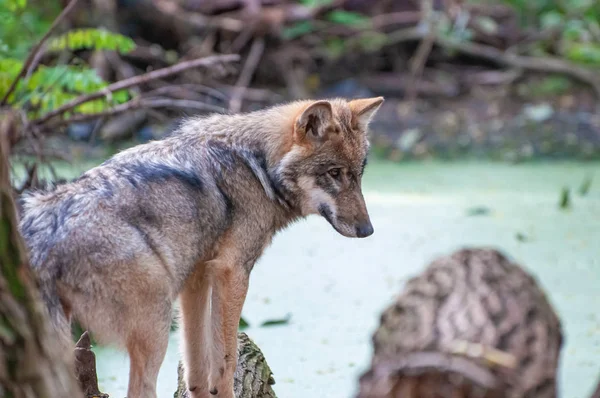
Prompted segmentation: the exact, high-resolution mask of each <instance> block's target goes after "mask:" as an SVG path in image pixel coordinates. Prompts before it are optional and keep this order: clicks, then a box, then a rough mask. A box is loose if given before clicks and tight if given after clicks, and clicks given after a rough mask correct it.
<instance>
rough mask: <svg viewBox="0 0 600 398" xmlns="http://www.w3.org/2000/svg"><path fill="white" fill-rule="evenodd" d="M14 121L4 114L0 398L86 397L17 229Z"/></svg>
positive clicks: (0, 118) (0, 119)
mask: <svg viewBox="0 0 600 398" xmlns="http://www.w3.org/2000/svg"><path fill="white" fill-rule="evenodd" d="M16 120H18V119H17V117H16V115H15V114H14V113H9V112H5V113H4V114H2V113H1V112H0V397H4V396H6V397H14V398H21V397H23V398H25V397H26V398H30V397H31V398H54V397H56V398H64V397H77V396H82V395H81V391H80V389H79V387H78V385H77V382H76V380H75V377H74V374H73V372H72V366H71V363H69V361H68V360H67V359H66V358H63V355H61V353H59V352H58V350H57V349H56V345H55V344H54V343H53V341H54V332H53V330H52V329H51V328H50V325H49V323H48V320H47V319H46V317H45V314H44V311H43V308H42V306H41V302H40V299H39V294H38V291H37V285H36V279H35V277H34V275H33V274H32V273H31V270H30V268H29V264H28V261H27V256H26V254H25V250H24V245H23V242H22V238H21V236H20V234H19V231H18V228H17V219H16V214H15V206H14V201H13V193H12V187H11V185H10V177H9V153H10V142H11V140H14V138H15V134H16V131H17V124H16Z"/></svg>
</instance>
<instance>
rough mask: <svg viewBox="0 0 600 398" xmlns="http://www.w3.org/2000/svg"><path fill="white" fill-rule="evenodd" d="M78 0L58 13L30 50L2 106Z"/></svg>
mask: <svg viewBox="0 0 600 398" xmlns="http://www.w3.org/2000/svg"><path fill="white" fill-rule="evenodd" d="M78 1H79V0H71V1H70V2H69V4H67V6H66V7H65V8H64V10H62V12H61V13H60V14H59V15H58V17H56V19H55V20H54V22H52V25H51V26H50V28H49V29H48V31H47V32H46V34H45V35H44V36H43V37H42V38H41V39H40V41H39V42H38V44H36V46H35V47H34V48H33V49H32V50H31V52H29V55H28V56H27V59H26V60H25V62H24V63H23V67H22V68H21V70H20V71H19V74H18V75H17V76H16V77H15V79H14V80H13V81H12V83H11V84H10V87H9V88H8V91H7V92H6V94H4V97H3V98H2V101H0V106H3V105H6V102H7V101H8V97H9V96H10V95H11V94H12V92H13V91H14V90H15V88H16V87H17V84H18V83H19V80H21V78H22V77H23V76H24V75H25V74H26V73H27V70H28V69H29V66H30V65H31V63H32V62H33V61H34V60H35V59H36V58H37V54H38V52H40V50H41V49H42V47H43V46H44V43H45V42H46V40H48V38H49V37H50V35H51V34H52V32H53V31H54V29H56V27H57V26H58V25H59V24H60V23H61V22H62V21H63V19H65V17H66V16H67V15H68V14H69V13H70V12H71V10H73V8H74V7H75V5H76V4H77V2H78Z"/></svg>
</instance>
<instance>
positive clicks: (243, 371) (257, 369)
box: [175, 332, 277, 398]
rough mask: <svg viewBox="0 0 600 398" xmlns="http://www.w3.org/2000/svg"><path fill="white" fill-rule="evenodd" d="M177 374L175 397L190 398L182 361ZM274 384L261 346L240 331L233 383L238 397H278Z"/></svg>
mask: <svg viewBox="0 0 600 398" xmlns="http://www.w3.org/2000/svg"><path fill="white" fill-rule="evenodd" d="M177 376H178V382H177V386H178V387H177V391H176V392H175V398H189V394H188V391H187V388H186V385H185V381H184V380H183V365H182V364H181V362H180V363H179V366H178V367H177ZM273 384H275V379H274V378H273V372H271V368H269V365H268V364H267V361H266V360H265V357H264V355H263V354H262V352H261V351H260V348H258V346H257V345H256V344H254V342H253V341H252V340H250V338H249V337H248V335H246V333H242V332H240V333H238V364H237V368H236V370H235V375H234V384H233V390H234V391H235V396H236V398H277V396H276V395H275V392H274V391H273V388H272V385H273Z"/></svg>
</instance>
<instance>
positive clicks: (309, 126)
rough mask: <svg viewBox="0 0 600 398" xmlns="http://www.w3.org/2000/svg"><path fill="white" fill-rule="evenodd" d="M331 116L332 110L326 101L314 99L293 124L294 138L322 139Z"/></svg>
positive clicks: (300, 139)
mask: <svg viewBox="0 0 600 398" xmlns="http://www.w3.org/2000/svg"><path fill="white" fill-rule="evenodd" d="M332 118H333V110H332V109H331V104H330V103H329V102H328V101H315V102H313V103H312V104H310V106H309V107H308V108H306V109H305V110H304V112H302V114H301V115H300V116H298V118H297V119H296V123H295V125H294V135H295V137H294V138H295V139H296V140H298V141H299V142H302V141H305V140H308V141H310V140H313V141H324V140H325V139H326V138H327V137H326V136H327V133H328V130H329V126H330V125H331V120H332Z"/></svg>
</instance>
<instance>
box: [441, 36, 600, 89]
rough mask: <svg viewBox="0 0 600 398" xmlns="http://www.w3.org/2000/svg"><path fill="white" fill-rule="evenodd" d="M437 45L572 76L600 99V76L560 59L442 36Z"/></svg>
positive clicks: (514, 64)
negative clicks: (520, 52) (502, 49)
mask: <svg viewBox="0 0 600 398" xmlns="http://www.w3.org/2000/svg"><path fill="white" fill-rule="evenodd" d="M436 43H437V44H439V45H440V46H443V47H446V48H451V49H454V50H458V51H461V52H463V53H466V54H470V55H475V56H478V57H481V58H486V59H489V60H491V61H494V62H497V63H499V64H503V65H506V66H511V67H514V68H523V69H528V70H532V71H537V72H546V73H559V74H563V75H568V76H572V77H574V78H575V79H578V80H580V81H582V82H584V83H587V84H589V85H590V86H592V88H593V89H594V91H595V92H596V95H597V96H598V98H600V74H598V72H596V71H593V70H591V69H586V68H583V67H580V66H577V65H574V64H572V63H570V62H567V61H563V60H561V59H558V58H552V57H543V58H542V57H528V56H522V55H516V54H510V53H506V52H504V51H501V50H498V49H496V48H494V47H491V46H486V45H481V44H476V43H466V42H456V41H453V40H450V39H447V38H445V37H440V36H438V37H437V38H436Z"/></svg>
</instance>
